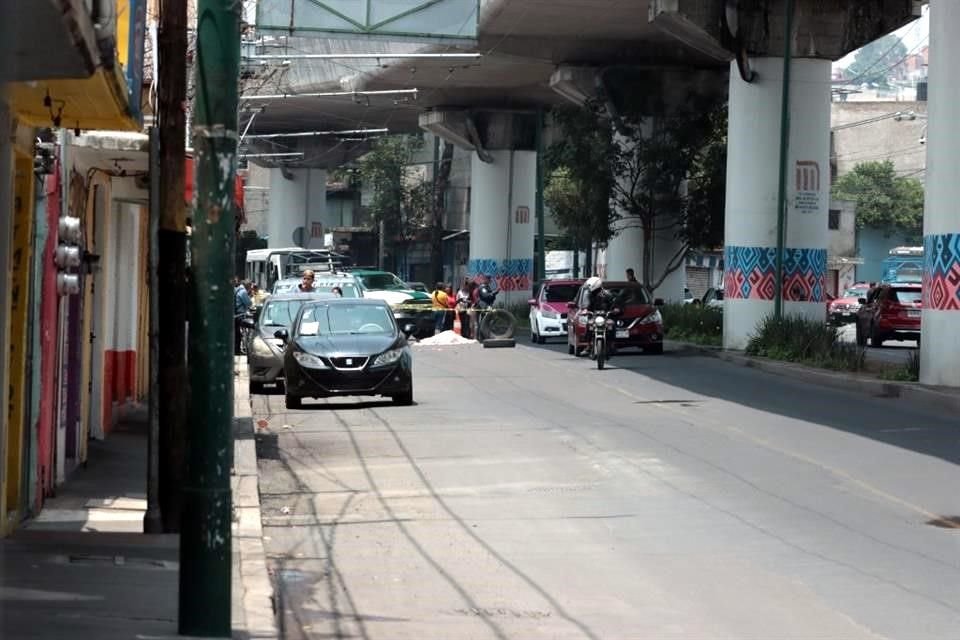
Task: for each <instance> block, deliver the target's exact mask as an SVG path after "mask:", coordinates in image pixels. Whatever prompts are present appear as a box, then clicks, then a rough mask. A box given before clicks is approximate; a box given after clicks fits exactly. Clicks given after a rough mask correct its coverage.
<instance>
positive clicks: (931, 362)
mask: <svg viewBox="0 0 960 640" xmlns="http://www.w3.org/2000/svg"><path fill="white" fill-rule="evenodd" d="M930 13H931V15H932V16H933V18H934V19H932V20H931V21H930V98H929V104H928V109H927V114H928V117H929V119H928V124H927V180H926V185H927V191H926V205H925V208H924V212H923V256H924V275H923V324H922V336H921V341H920V382H922V383H924V384H933V385H942V386H948V387H960V366H958V365H957V363H958V361H960V360H958V358H960V213H958V212H957V202H960V164H958V162H960V150H958V149H957V141H958V140H960V78H958V77H957V72H956V69H955V68H954V67H953V66H952V65H953V64H955V63H954V61H955V60H956V59H957V58H956V57H955V56H960V42H958V41H957V38H956V33H957V30H958V29H960V4H958V3H957V2H955V0H935V1H934V2H932V3H931V8H930Z"/></svg>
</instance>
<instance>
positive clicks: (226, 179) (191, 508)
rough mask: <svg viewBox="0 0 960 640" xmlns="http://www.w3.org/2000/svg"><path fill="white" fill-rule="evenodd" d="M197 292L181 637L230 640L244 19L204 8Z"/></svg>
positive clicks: (212, 5) (226, 1) (227, 8)
mask: <svg viewBox="0 0 960 640" xmlns="http://www.w3.org/2000/svg"><path fill="white" fill-rule="evenodd" d="M198 5H199V6H198V20H197V64H196V102H195V109H194V117H193V149H194V153H195V167H196V173H195V176H196V178H195V180H194V184H195V187H194V190H195V195H194V200H193V201H194V208H193V223H194V228H195V232H194V234H193V236H192V241H191V248H190V256H191V260H190V263H191V269H192V275H193V285H192V286H191V287H190V299H191V301H192V306H191V308H192V309H193V317H194V321H193V322H191V323H190V337H189V348H190V352H189V360H190V365H191V366H190V385H191V388H192V389H193V390H194V393H193V396H192V398H191V402H190V405H191V429H190V436H189V438H188V440H187V482H186V485H185V486H184V490H183V497H184V500H183V521H182V527H181V530H180V617H179V622H180V624H179V630H180V633H181V634H182V635H194V636H204V637H230V634H231V619H230V604H231V599H230V595H231V594H230V573H231V562H232V559H231V547H232V545H231V531H230V527H231V521H232V507H231V497H230V464H231V460H232V459H233V452H232V449H233V433H232V423H233V366H234V365H233V287H232V286H231V282H230V279H231V276H232V275H233V269H234V253H235V250H236V247H235V245H236V227H235V223H236V216H237V210H236V209H237V205H236V201H235V199H234V184H235V181H236V175H237V139H238V136H237V128H238V127H237V106H238V99H239V71H240V12H241V8H242V4H241V3H240V2H237V1H236V0H200V1H199V3H198Z"/></svg>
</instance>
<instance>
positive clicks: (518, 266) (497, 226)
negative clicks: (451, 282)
mask: <svg viewBox="0 0 960 640" xmlns="http://www.w3.org/2000/svg"><path fill="white" fill-rule="evenodd" d="M488 153H489V154H490V155H491V156H493V162H492V163H486V162H483V161H482V160H480V158H479V157H478V156H477V154H473V156H472V157H471V161H470V262H469V264H468V265H467V275H468V276H470V277H474V276H478V275H487V276H490V277H492V278H493V279H494V280H495V281H496V283H497V286H498V287H499V288H500V290H501V292H502V293H501V294H500V295H499V296H498V297H497V302H500V303H504V304H513V303H517V302H523V301H525V300H527V299H529V297H530V295H531V293H532V279H533V240H534V227H535V224H536V220H535V219H534V199H535V197H536V188H537V154H536V152H535V151H515V150H510V149H505V150H498V151H489V152H488Z"/></svg>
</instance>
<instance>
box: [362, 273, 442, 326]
mask: <svg viewBox="0 0 960 640" xmlns="http://www.w3.org/2000/svg"><path fill="white" fill-rule="evenodd" d="M350 274H351V275H352V276H353V277H355V278H356V279H357V282H358V283H359V284H360V289H361V291H362V294H363V297H364V298H376V299H378V300H383V301H384V302H386V303H387V304H389V305H390V307H391V308H392V309H393V316H394V318H395V319H396V321H397V324H398V325H400V326H401V327H402V326H406V325H407V324H411V323H412V324H414V325H415V326H416V332H415V334H416V336H417V337H418V338H422V337H426V336H432V335H433V330H434V328H435V327H436V321H435V320H434V317H433V302H432V301H431V300H430V295H429V294H427V293H424V292H423V291H414V290H413V289H410V288H409V287H408V286H407V283H406V282H404V281H403V280H401V279H400V278H398V277H397V276H396V274H393V273H390V272H389V271H379V270H376V269H351V270H350Z"/></svg>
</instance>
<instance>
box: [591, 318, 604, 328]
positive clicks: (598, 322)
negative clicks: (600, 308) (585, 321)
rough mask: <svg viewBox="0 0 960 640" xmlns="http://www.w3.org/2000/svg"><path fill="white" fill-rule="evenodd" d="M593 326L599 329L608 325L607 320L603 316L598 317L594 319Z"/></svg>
mask: <svg viewBox="0 0 960 640" xmlns="http://www.w3.org/2000/svg"><path fill="white" fill-rule="evenodd" d="M593 324H595V325H597V326H598V327H602V326H604V325H606V324H607V319H606V318H604V317H603V316H597V317H596V318H594V319H593Z"/></svg>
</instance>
